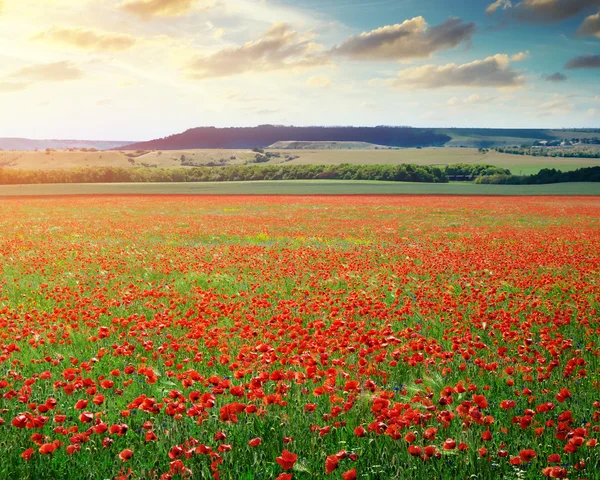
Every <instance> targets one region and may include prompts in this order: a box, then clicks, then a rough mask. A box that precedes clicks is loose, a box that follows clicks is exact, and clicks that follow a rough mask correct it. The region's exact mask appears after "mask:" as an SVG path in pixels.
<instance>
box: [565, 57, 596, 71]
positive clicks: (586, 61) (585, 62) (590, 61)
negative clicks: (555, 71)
mask: <svg viewBox="0 0 600 480" xmlns="http://www.w3.org/2000/svg"><path fill="white" fill-rule="evenodd" d="M565 68H566V69H568V70H577V69H591V68H600V55H582V56H580V57H575V58H572V59H571V60H569V61H568V62H567V63H566V65H565Z"/></svg>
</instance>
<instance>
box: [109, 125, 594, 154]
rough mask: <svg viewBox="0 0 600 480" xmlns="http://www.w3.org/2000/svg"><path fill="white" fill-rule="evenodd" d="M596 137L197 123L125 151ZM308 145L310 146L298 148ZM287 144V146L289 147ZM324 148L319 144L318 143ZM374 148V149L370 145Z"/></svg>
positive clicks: (472, 144)
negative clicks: (194, 125)
mask: <svg viewBox="0 0 600 480" xmlns="http://www.w3.org/2000/svg"><path fill="white" fill-rule="evenodd" d="M590 136H592V137H593V136H596V137H600V130H598V129H596V130H594V129H579V130H544V129H501V128H494V129H491V128H486V129H483V128H412V127H390V126H379V127H294V126H278V125H260V126H258V127H231V128H217V127H199V128H192V129H189V130H186V131H185V132H183V133H179V134H175V135H171V136H168V137H165V138H159V139H156V140H150V141H147V142H140V143H134V144H131V145H126V146H124V147H121V148H124V149H127V150H140V149H143V150H183V149H212V148H221V149H250V148H254V147H261V148H268V147H269V146H277V147H278V148H281V146H282V145H284V144H287V145H289V146H286V147H284V148H295V149H297V148H301V149H305V148H313V149H317V148H319V147H317V146H316V145H319V144H323V145H325V147H324V148H326V149H332V150H334V149H355V148H356V145H357V144H363V145H364V144H373V145H377V146H383V147H401V148H414V147H439V146H448V147H468V148H482V147H483V148H490V147H506V146H520V145H522V144H532V143H533V142H535V141H541V140H563V139H568V138H584V137H590ZM306 144H309V145H310V144H312V147H306V146H300V147H298V145H306ZM290 146H291V147H290ZM321 148H322V147H321ZM373 148H374V147H373Z"/></svg>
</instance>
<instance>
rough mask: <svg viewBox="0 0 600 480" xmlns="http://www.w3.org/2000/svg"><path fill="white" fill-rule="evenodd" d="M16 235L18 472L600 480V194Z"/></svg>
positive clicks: (291, 208)
mask: <svg viewBox="0 0 600 480" xmlns="http://www.w3.org/2000/svg"><path fill="white" fill-rule="evenodd" d="M67 187H69V186H68V185H64V186H61V188H67ZM528 188H529V187H528ZM0 227H1V230H0V266H1V268H2V275H0V336H1V340H0V350H1V352H0V361H1V362H2V364H3V365H4V367H3V368H2V372H1V373H0V409H1V410H0V431H1V432H2V443H3V461H2V462H0V478H30V479H54V478H66V479H108V478H123V479H133V478H136V479H162V480H168V479H171V478H221V479H248V480H250V479H275V478H277V479H279V480H286V479H287V480H289V479H308V478H333V479H336V478H338V479H339V478H342V479H344V480H352V479H355V478H359V479H363V478H364V479H388V478H415V479H421V478H423V479H465V478H477V479H481V480H488V479H489V480H492V479H498V478H504V479H514V480H517V479H519V480H522V479H539V478H546V477H549V478H567V477H568V478H589V479H591V478H597V472H598V471H599V469H600V455H599V453H598V452H599V450H598V449H599V448H600V447H599V446H598V439H599V438H600V384H599V383H598V378H599V373H600V361H599V357H600V345H599V344H598V339H599V338H600V337H599V332H600V330H599V329H600V302H599V299H598V291H599V287H600V286H599V280H600V275H599V273H600V271H599V265H600V198H599V197H580V196H572V197H560V198H559V197H548V196H536V197H506V198H501V197H485V196H484V197H476V196H462V197H458V196H457V197H451V196H335V197H308V196H296V197H294V196H287V197H286V196H278V197H275V196H232V197H222V196H193V195H188V196H185V195H184V196H143V195H138V196H136V195H122V196H118V195H117V196H77V197H48V198H43V197H38V198H24V197H19V198H3V201H2V203H0Z"/></svg>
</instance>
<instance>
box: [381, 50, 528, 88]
mask: <svg viewBox="0 0 600 480" xmlns="http://www.w3.org/2000/svg"><path fill="white" fill-rule="evenodd" d="M385 83H386V84H388V85H390V86H392V87H400V88H402V87H404V88H419V89H434V88H444V87H471V88H475V87H492V88H510V87H520V86H522V85H523V84H524V83H525V79H524V77H522V76H520V75H519V74H518V73H517V72H515V71H514V70H512V69H511V67H510V58H509V56H508V55H504V54H498V55H494V56H493V57H487V58H486V59H484V60H476V61H474V62H471V63H466V64H463V65H457V64H455V63H451V64H448V65H442V66H437V65H424V66H422V67H414V68H408V69H405V70H401V71H400V72H398V77H397V78H395V79H392V80H387V81H386V82H385Z"/></svg>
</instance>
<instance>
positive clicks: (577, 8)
mask: <svg viewBox="0 0 600 480" xmlns="http://www.w3.org/2000/svg"><path fill="white" fill-rule="evenodd" d="M594 6H600V0H522V1H520V2H518V3H512V2H510V1H502V0H498V1H496V2H494V3H492V4H491V5H489V6H488V9H487V11H488V13H494V12H496V11H497V10H498V9H499V8H500V7H502V8H503V9H504V10H507V11H509V12H510V14H511V16H513V17H515V18H516V19H518V20H521V21H525V22H531V23H557V22H561V21H563V20H566V19H567V18H571V17H574V16H575V15H578V14H580V13H583V12H586V11H588V10H589V9H590V8H592V7H594Z"/></svg>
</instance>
